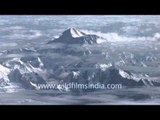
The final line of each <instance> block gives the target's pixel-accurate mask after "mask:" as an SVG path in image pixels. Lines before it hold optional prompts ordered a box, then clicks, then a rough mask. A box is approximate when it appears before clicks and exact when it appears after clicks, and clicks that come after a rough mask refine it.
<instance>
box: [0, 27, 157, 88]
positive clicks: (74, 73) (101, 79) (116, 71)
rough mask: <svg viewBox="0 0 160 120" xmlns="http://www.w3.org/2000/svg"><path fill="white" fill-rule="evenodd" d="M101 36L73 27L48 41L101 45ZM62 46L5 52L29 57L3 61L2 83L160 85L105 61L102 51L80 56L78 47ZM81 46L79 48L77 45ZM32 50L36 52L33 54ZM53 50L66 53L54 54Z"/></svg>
mask: <svg viewBox="0 0 160 120" xmlns="http://www.w3.org/2000/svg"><path fill="white" fill-rule="evenodd" d="M98 39H103V38H102V37H100V36H97V35H92V34H86V33H83V32H80V31H78V30H76V29H75V28H70V29H67V30H66V31H64V32H63V33H62V35H61V36H60V37H59V38H57V39H54V40H53V41H49V42H48V44H51V45H52V44H53V43H55V44H56V43H58V42H60V43H63V44H70V45H73V44H76V45H78V46H80V45H83V44H89V45H93V44H97V40H98ZM62 49H63V48H62ZM62 49H53V48H47V47H46V48H45V49H44V48H43V49H42V48H32V49H30V48H25V49H19V48H18V49H15V50H11V51H4V52H3V53H2V54H3V55H8V54H16V53H17V54H24V55H25V56H23V57H21V58H16V57H15V58H11V59H7V60H5V61H4V62H2V64H1V65H0V85H1V86H2V87H3V86H5V85H8V83H10V82H13V83H18V84H21V87H22V88H25V89H35V86H34V85H33V84H46V83H49V82H53V81H55V82H57V83H63V82H67V83H68V82H78V83H104V84H107V83H109V84H112V83H114V84H116V83H117V84H122V85H123V86H126V87H137V86H160V83H159V82H158V81H152V80H150V78H149V76H148V75H147V74H143V73H139V74H138V73H134V72H131V71H127V70H123V69H120V68H118V67H116V66H115V65H114V64H113V63H107V62H104V63H102V62H101V61H102V59H104V61H106V58H105V57H104V58H100V57H99V56H96V55H100V54H101V51H98V50H97V51H94V50H90V49H89V48H87V50H88V54H85V55H84V54H78V55H77V53H76V52H75V51H74V50H73V51H70V48H65V49H63V50H62ZM77 49H79V48H78V47H77V48H76V50H77ZM82 50H84V49H82ZM66 51H68V52H66ZM84 51H85V50H84ZM84 51H83V52H84ZM93 51H94V52H93ZM85 52H86V51H85ZM85 52H84V53H85ZM31 53H34V54H33V55H32V54H31ZM53 53H54V54H55V53H56V54H58V55H63V56H61V57H57V58H56V57H52V55H53ZM35 54H36V55H35ZM86 56H87V57H86ZM93 56H96V59H97V61H95V62H90V61H89V60H93V58H92V57H93ZM65 58H66V59H65ZM73 58H74V59H73ZM88 59H89V60H88ZM67 60H68V61H67ZM73 60H74V61H73ZM61 62H62V63H61ZM89 68H90V69H89ZM62 81H63V82H62Z"/></svg>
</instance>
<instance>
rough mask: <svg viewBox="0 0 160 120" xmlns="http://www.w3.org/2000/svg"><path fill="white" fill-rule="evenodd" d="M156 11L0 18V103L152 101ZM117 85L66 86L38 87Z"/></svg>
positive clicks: (158, 82)
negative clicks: (87, 86) (78, 86)
mask: <svg viewBox="0 0 160 120" xmlns="http://www.w3.org/2000/svg"><path fill="white" fill-rule="evenodd" d="M159 20H160V16H142V15H141V16H78V15H77V16H0V94H1V99H0V104H159V100H160V99H159V97H160V95H159V90H160V88H159V87H160V74H159V72H160V61H159V60H160V53H159V51H160V23H159V22H158V21H159ZM65 83H67V84H69V83H78V84H103V85H105V87H106V86H107V85H108V84H115V85H116V84H121V85H122V88H121V89H109V90H108V89H103V90H102V89H73V88H64V89H61V88H60V87H58V86H56V88H54V89H48V88H47V89H45V90H44V89H43V90H42V89H39V87H38V85H40V84H41V85H42V84H43V85H46V84H60V85H62V84H65Z"/></svg>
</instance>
